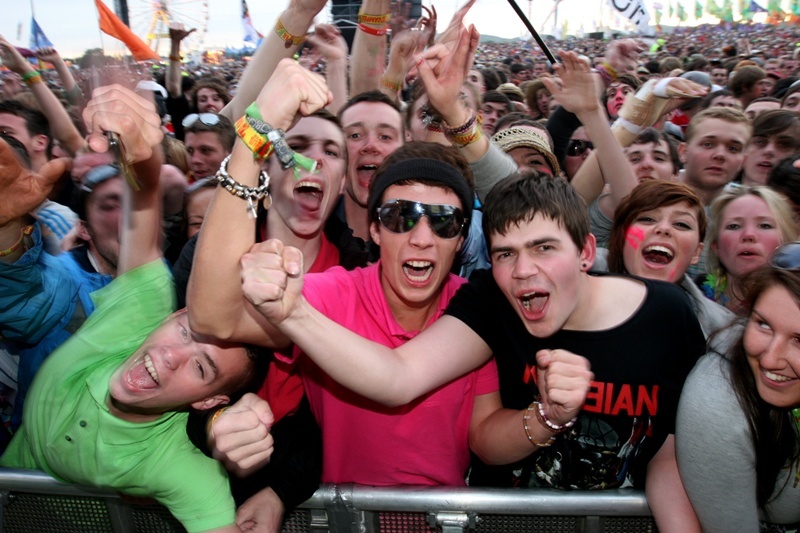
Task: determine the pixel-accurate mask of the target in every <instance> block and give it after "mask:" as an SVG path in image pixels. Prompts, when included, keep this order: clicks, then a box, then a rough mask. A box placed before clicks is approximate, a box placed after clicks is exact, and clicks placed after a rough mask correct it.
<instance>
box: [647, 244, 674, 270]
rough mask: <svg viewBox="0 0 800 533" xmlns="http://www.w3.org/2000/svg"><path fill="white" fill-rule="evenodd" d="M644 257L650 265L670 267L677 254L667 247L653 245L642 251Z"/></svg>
mask: <svg viewBox="0 0 800 533" xmlns="http://www.w3.org/2000/svg"><path fill="white" fill-rule="evenodd" d="M642 257H644V260H645V261H647V262H648V263H653V264H656V265H668V264H670V263H671V262H672V260H673V259H675V254H674V253H673V252H672V250H670V249H669V248H667V247H666V246H659V245H657V244H656V245H652V246H648V247H646V248H645V249H644V250H643V251H642Z"/></svg>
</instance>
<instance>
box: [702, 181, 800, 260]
mask: <svg viewBox="0 0 800 533" xmlns="http://www.w3.org/2000/svg"><path fill="white" fill-rule="evenodd" d="M748 194H749V195H752V196H755V197H757V198H761V199H762V200H764V203H765V204H767V207H768V208H769V210H770V213H772V216H773V217H774V218H775V224H776V226H777V227H778V234H779V235H780V237H781V243H784V242H789V241H793V240H795V239H796V238H797V222H796V221H795V218H794V212H793V211H792V207H791V204H790V203H789V201H788V200H787V199H786V197H785V196H783V195H782V194H780V193H779V192H776V191H774V190H772V189H771V188H769V187H766V186H764V185H756V186H753V187H744V186H742V187H735V188H733V189H731V190H729V191H726V192H724V193H722V194H720V195H719V196H717V198H716V199H714V201H713V202H712V203H711V214H710V216H709V219H708V233H707V242H706V249H707V250H708V257H707V258H706V265H707V267H708V269H707V270H708V271H709V272H716V273H718V274H727V271H726V270H725V267H724V266H723V265H722V263H720V262H719V256H718V255H717V253H716V251H715V250H714V247H713V246H712V245H713V244H716V243H717V239H718V238H719V230H720V224H721V223H722V215H723V213H724V212H725V208H727V207H728V206H729V205H730V204H731V202H733V201H734V200H737V199H739V198H742V197H744V196H746V195H748Z"/></svg>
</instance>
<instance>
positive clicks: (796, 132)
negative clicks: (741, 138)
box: [750, 109, 800, 143]
mask: <svg viewBox="0 0 800 533" xmlns="http://www.w3.org/2000/svg"><path fill="white" fill-rule="evenodd" d="M783 132H788V134H789V135H790V136H792V137H793V138H795V139H797V140H798V143H800V114H798V113H796V112H795V111H789V110H788V109H771V110H769V111H764V112H763V113H761V114H760V115H758V116H757V117H756V118H755V120H753V135H752V136H751V137H750V139H751V140H752V139H753V137H770V136H772V135H777V134H779V133H783Z"/></svg>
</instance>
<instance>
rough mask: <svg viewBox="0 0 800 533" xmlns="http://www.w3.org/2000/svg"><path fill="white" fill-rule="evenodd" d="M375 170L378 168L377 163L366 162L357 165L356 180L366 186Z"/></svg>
mask: <svg viewBox="0 0 800 533" xmlns="http://www.w3.org/2000/svg"><path fill="white" fill-rule="evenodd" d="M376 170H378V165H373V164H366V165H359V166H357V167H356V171H357V172H358V180H359V181H360V182H361V183H362V185H364V186H365V187H368V186H369V182H370V181H371V180H372V176H373V175H374V174H375V171H376Z"/></svg>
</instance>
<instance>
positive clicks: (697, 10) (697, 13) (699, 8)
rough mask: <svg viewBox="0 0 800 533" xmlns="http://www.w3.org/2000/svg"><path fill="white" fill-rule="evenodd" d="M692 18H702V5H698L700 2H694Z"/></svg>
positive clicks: (698, 0) (695, 0)
mask: <svg viewBox="0 0 800 533" xmlns="http://www.w3.org/2000/svg"><path fill="white" fill-rule="evenodd" d="M694 18H696V19H700V18H703V5H702V4H701V3H700V0H694Z"/></svg>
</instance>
